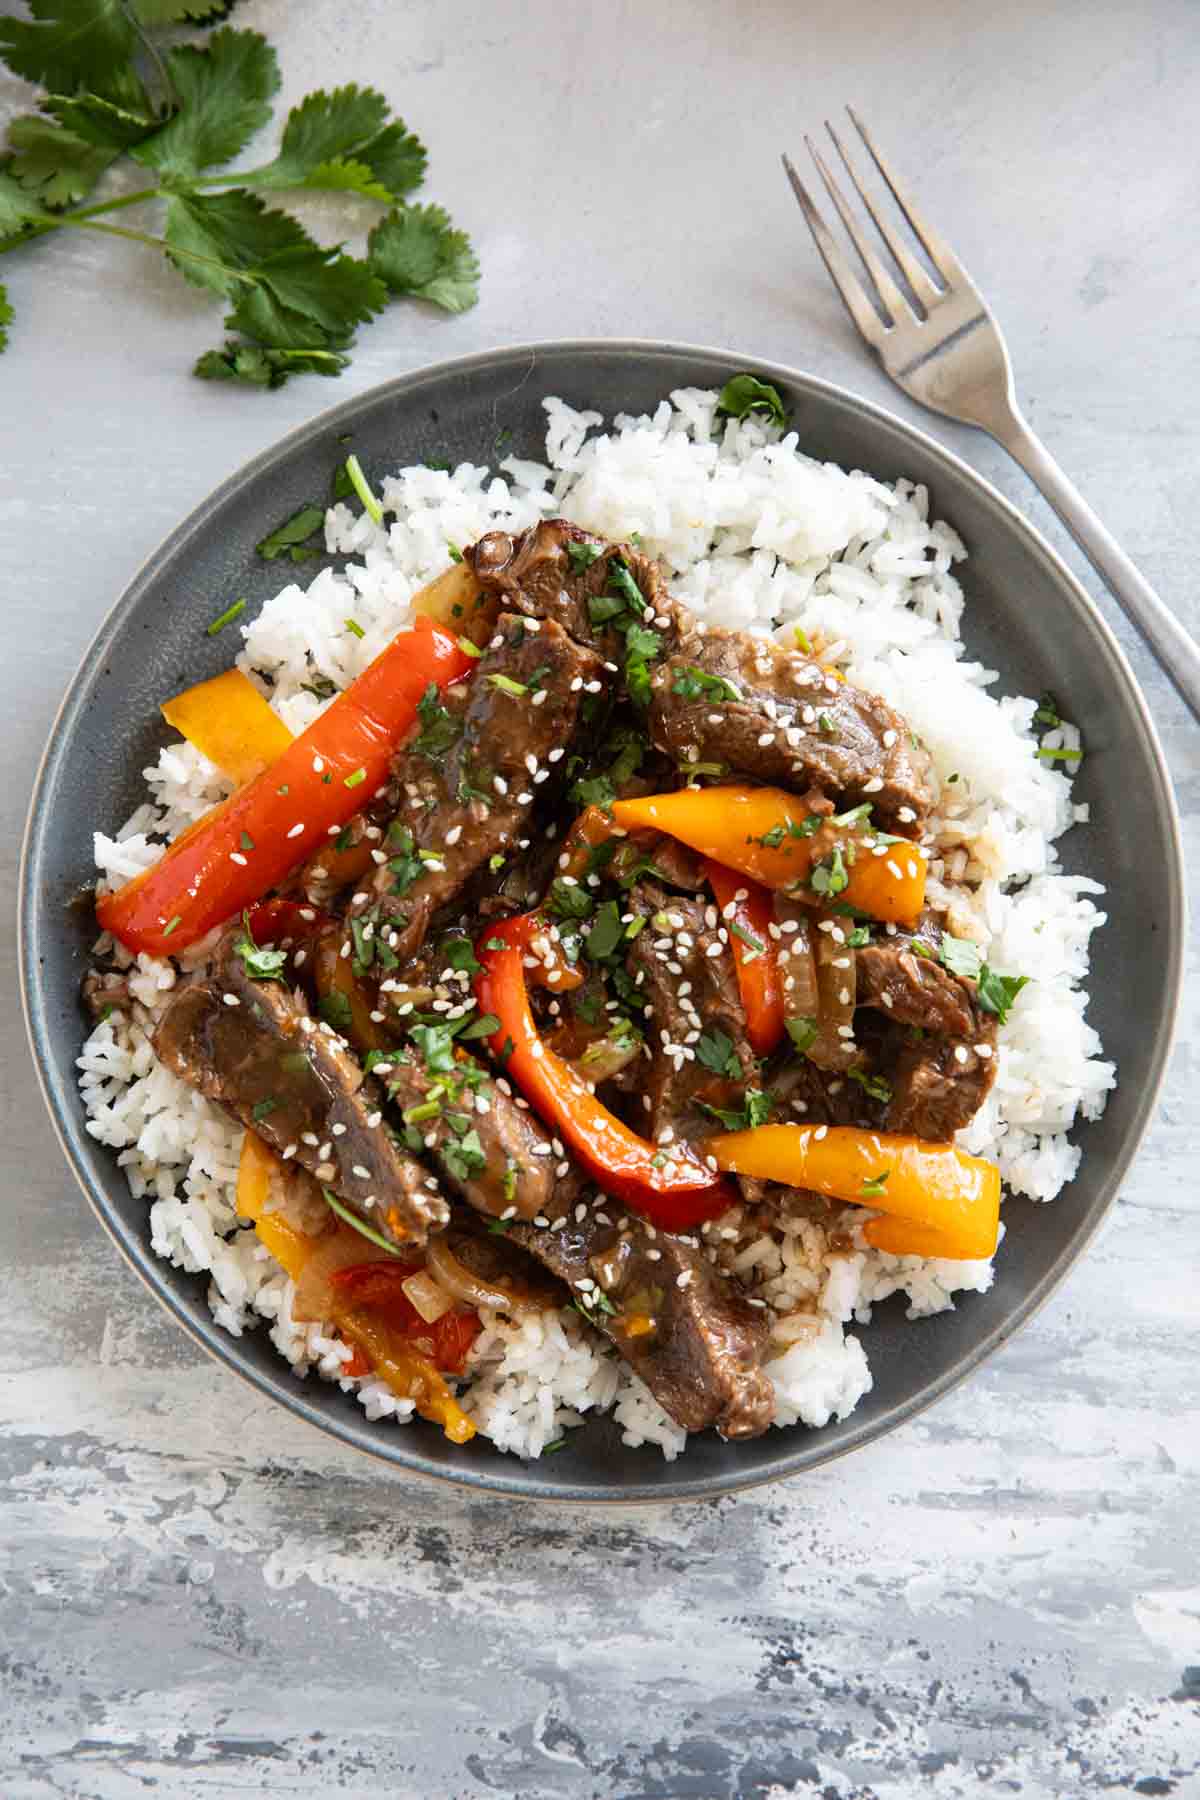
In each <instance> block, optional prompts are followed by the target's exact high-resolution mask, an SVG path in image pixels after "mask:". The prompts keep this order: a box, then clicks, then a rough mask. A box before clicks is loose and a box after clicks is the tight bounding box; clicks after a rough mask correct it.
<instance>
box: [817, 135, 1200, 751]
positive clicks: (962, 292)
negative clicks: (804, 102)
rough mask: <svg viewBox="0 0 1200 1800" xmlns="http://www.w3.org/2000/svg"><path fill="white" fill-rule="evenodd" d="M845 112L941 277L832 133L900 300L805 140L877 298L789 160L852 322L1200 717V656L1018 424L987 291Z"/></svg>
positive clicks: (907, 389) (819, 246) (1008, 370)
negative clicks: (1104, 590)
mask: <svg viewBox="0 0 1200 1800" xmlns="http://www.w3.org/2000/svg"><path fill="white" fill-rule="evenodd" d="M846 111H847V112H848V113H849V115H850V118H851V120H852V122H853V124H854V126H855V128H856V129H857V131H858V135H859V137H860V138H861V139H862V141H863V143H864V145H865V146H866V148H867V150H868V152H869V153H870V156H871V159H872V161H873V162H874V164H875V167H876V168H877V169H878V171H879V173H880V175H882V177H883V179H884V181H885V182H886V183H887V185H888V187H889V188H890V189H891V193H892V197H893V199H894V200H895V201H896V204H897V205H898V206H899V208H900V211H901V212H902V213H903V215H904V217H905V219H906V220H907V222H908V224H909V226H910V227H911V229H912V231H913V233H914V235H915V236H916V238H917V239H918V240H919V241H920V243H921V245H922V246H923V248H924V250H925V252H926V255H927V256H928V257H929V261H930V263H931V264H932V266H933V268H934V269H935V270H936V271H937V273H938V276H939V277H940V281H938V282H935V281H934V280H932V279H931V277H930V276H929V275H928V274H927V272H926V271H925V269H924V268H923V267H922V266H921V264H920V263H919V262H918V260H917V258H916V257H915V256H914V255H913V254H912V253H911V251H909V250H908V249H907V248H906V247H905V245H904V243H903V242H902V240H901V238H900V236H899V234H898V232H897V231H895V230H894V229H891V230H890V229H889V228H888V225H887V224H886V222H885V221H884V219H883V218H882V217H881V216H880V213H879V210H878V208H877V207H876V205H875V203H874V201H873V200H872V198H871V195H870V192H869V191H868V189H867V188H866V187H865V186H864V185H863V183H862V181H860V179H859V177H858V174H857V172H856V170H855V168H854V165H853V163H852V162H851V161H850V158H849V156H848V155H847V153H846V149H845V146H844V145H843V143H842V141H841V139H840V138H839V136H838V134H837V132H836V131H835V130H834V128H833V126H832V125H830V124H829V123H828V122H826V130H827V131H828V133H829V135H830V137H831V138H832V140H833V143H834V147H835V148H836V150H837V153H838V155H839V157H840V158H841V160H842V163H843V164H844V166H845V169H846V173H847V174H848V175H849V177H850V180H851V181H852V182H853V184H854V187H855V189H856V191H857V193H858V196H859V199H860V200H861V201H862V203H863V205H864V207H865V208H866V210H867V212H868V213H869V214H870V217H871V219H872V221H873V223H874V225H875V228H876V230H877V231H878V233H879V235H880V237H881V238H882V240H883V242H884V244H885V245H886V246H887V249H888V251H889V252H890V253H891V256H892V258H893V261H894V263H895V266H896V268H897V269H898V270H899V273H900V275H901V276H902V278H903V280H904V282H905V283H906V284H907V287H908V290H909V291H908V293H907V294H905V293H904V292H903V291H902V290H901V288H900V286H899V285H898V284H897V282H896V281H895V279H894V278H893V276H892V275H891V273H890V272H889V270H888V268H887V267H886V266H885V264H884V262H883V261H882V260H881V259H880V257H879V256H878V255H877V254H876V253H875V251H874V250H873V249H872V247H871V244H870V243H869V242H868V241H867V238H866V237H865V236H864V234H863V232H862V230H861V229H860V227H859V225H858V223H857V221H856V219H855V217H854V214H853V213H852V211H851V210H850V207H849V205H848V204H847V201H846V198H845V195H844V194H843V192H842V190H841V188H840V187H839V186H838V184H837V182H836V181H835V180H834V178H833V175H832V173H831V172H830V169H829V167H828V165H827V164H826V162H825V160H824V158H823V157H822V155H821V153H820V151H819V150H818V149H817V147H816V145H815V144H814V143H813V142H812V139H811V138H808V137H806V138H805V140H804V141H805V143H806V144H807V146H808V149H809V153H810V154H811V156H812V159H813V161H814V163H815V164H816V166H817V169H818V171H819V173H820V176H821V179H822V181H823V182H824V183H825V186H826V188H827V190H828V192H829V198H830V199H831V200H832V201H833V204H834V206H835V207H836V208H837V211H838V215H839V217H840V218H841V221H842V224H843V225H844V226H845V228H846V230H847V232H848V233H849V234H850V238H851V240H852V242H853V244H854V248H855V249H856V250H857V252H858V255H859V257H860V258H861V260H862V264H863V267H864V268H865V269H866V271H867V274H868V276H869V277H870V280H871V282H872V283H873V289H874V291H873V292H872V293H871V294H868V292H867V290H866V289H865V288H864V287H863V286H862V284H861V283H860V282H859V280H858V277H857V276H856V275H855V274H854V272H853V270H852V269H851V267H850V263H849V261H848V260H847V257H846V256H845V254H844V253H843V251H842V250H841V249H840V248H839V246H838V243H837V240H836V239H835V238H834V236H833V234H832V233H831V232H830V230H829V228H828V226H827V225H826V224H825V221H824V219H823V218H822V217H821V214H820V213H819V212H818V211H817V208H816V207H815V205H814V204H813V201H812V197H811V195H810V194H809V192H808V190H807V188H806V187H805V186H804V183H803V182H802V181H801V179H800V177H799V175H798V174H797V173H796V170H795V168H794V166H793V164H792V162H791V159H790V158H789V157H787V156H785V157H784V159H783V166H784V168H785V169H786V170H787V174H788V179H789V181H790V182H791V184H792V187H793V188H794V190H795V193H796V198H797V200H798V201H799V202H800V205H801V208H802V209H803V212H804V217H805V218H806V220H807V221H808V228H809V230H810V231H811V232H812V234H813V238H814V240H815V242H816V246H817V249H818V250H819V251H820V252H821V255H822V257H823V258H824V261H825V267H826V268H827V269H828V270H829V273H830V275H831V276H832V277H833V282H834V286H835V287H836V288H837V290H838V292H839V293H840V294H841V296H842V299H843V300H844V301H845V303H846V309H847V311H848V312H849V314H850V317H851V318H852V319H853V320H854V323H855V324H856V325H857V326H858V329H859V331H860V332H861V333H862V335H863V337H864V338H865V339H866V340H867V343H868V344H869V345H870V346H871V348H872V350H874V352H875V354H876V355H877V356H878V358H879V360H880V362H881V363H882V364H883V366H884V368H885V369H886V370H887V373H888V374H889V375H890V376H891V378H892V380H893V381H894V382H895V383H896V385H897V387H901V388H903V389H904V392H905V393H906V394H911V395H912V397H913V399H914V400H919V401H920V402H921V405H922V406H928V407H930V408H931V409H932V410H933V411H934V412H940V413H944V414H945V415H946V417H947V418H950V419H961V420H963V421H964V422H965V423H966V424H968V425H977V426H979V427H980V429H981V430H983V431H987V432H990V434H991V436H992V437H994V438H995V439H996V440H997V442H998V443H1000V444H1003V446H1004V448H1005V449H1006V450H1007V451H1008V452H1009V454H1010V456H1012V457H1014V458H1015V459H1016V461H1017V462H1019V463H1020V465H1021V467H1022V468H1023V469H1024V470H1025V472H1026V474H1027V475H1029V476H1030V477H1031V478H1032V480H1033V481H1034V482H1035V484H1036V485H1037V486H1038V487H1039V488H1040V489H1041V491H1042V493H1043V494H1044V495H1045V497H1046V499H1047V500H1048V501H1049V502H1050V504H1051V506H1052V507H1053V508H1054V510H1055V512H1056V513H1057V514H1058V516H1059V518H1060V519H1061V520H1062V522H1063V524H1064V525H1065V526H1066V528H1067V530H1068V531H1069V532H1070V533H1071V535H1072V537H1073V538H1074V539H1075V541H1076V543H1077V544H1078V545H1079V547H1080V549H1081V550H1082V551H1083V553H1084V555H1085V556H1086V557H1087V558H1088V561H1089V562H1090V563H1091V564H1092V567H1093V568H1094V569H1095V570H1096V573H1097V574H1098V575H1099V576H1100V578H1101V580H1102V581H1103V582H1104V583H1105V585H1106V586H1107V587H1108V588H1109V590H1110V591H1111V592H1112V594H1113V595H1114V596H1115V598H1116V600H1117V602H1118V604H1119V605H1120V606H1121V607H1122V608H1123V609H1124V611H1125V613H1126V616H1127V617H1128V618H1130V619H1131V620H1132V621H1133V623H1134V624H1135V625H1136V626H1137V628H1138V630H1139V631H1140V632H1141V634H1142V636H1143V637H1144V638H1145V640H1146V642H1147V643H1148V644H1149V646H1150V648H1151V649H1152V650H1153V651H1154V654H1155V655H1156V656H1157V657H1158V660H1159V662H1160V663H1161V664H1162V666H1163V668H1164V669H1165V670H1166V672H1167V674H1168V675H1169V676H1170V678H1171V680H1172V681H1173V682H1174V683H1175V686H1176V687H1177V688H1178V690H1179V692H1180V694H1181V695H1182V696H1183V698H1184V700H1185V701H1186V702H1187V704H1188V706H1189V707H1190V708H1191V710H1192V712H1193V714H1195V715H1196V716H1197V717H1200V646H1197V644H1196V642H1195V640H1194V639H1193V638H1192V637H1190V636H1189V635H1188V633H1187V632H1186V631H1185V630H1184V628H1183V626H1182V625H1181V624H1180V623H1179V620H1178V619H1177V618H1176V617H1175V615H1174V613H1172V612H1171V611H1170V610H1169V609H1168V608H1167V607H1166V606H1165V605H1164V604H1163V602H1162V601H1161V600H1160V599H1159V597H1158V595H1157V594H1156V593H1155V592H1154V589H1153V588H1152V587H1151V586H1150V584H1149V582H1148V581H1146V580H1145V578H1144V577H1143V576H1142V575H1141V574H1139V572H1138V570H1137V569H1135V568H1134V566H1133V564H1132V563H1131V562H1130V560H1129V558H1128V557H1127V556H1126V554H1125V552H1124V551H1123V550H1122V549H1121V547H1120V545H1119V544H1118V543H1117V542H1116V540H1115V539H1114V538H1112V537H1111V536H1110V535H1109V533H1108V532H1107V531H1106V530H1105V528H1104V526H1103V525H1102V524H1101V523H1100V520H1099V519H1098V518H1097V517H1096V515H1095V513H1094V512H1093V511H1092V509H1091V507H1090V506H1089V505H1088V503H1087V501H1086V500H1085V499H1084V498H1083V496H1082V494H1080V493H1079V491H1078V489H1077V488H1075V487H1074V486H1073V485H1072V484H1071V482H1070V481H1068V480H1067V477H1066V476H1065V475H1064V474H1063V472H1062V470H1061V469H1060V468H1059V466H1058V464H1057V463H1056V462H1055V461H1054V458H1053V457H1052V456H1051V455H1050V452H1049V451H1048V450H1047V449H1046V447H1045V445H1044V444H1043V443H1041V442H1040V440H1039V439H1038V438H1037V437H1036V436H1035V435H1034V433H1033V432H1032V431H1031V430H1030V429H1029V426H1028V425H1027V424H1026V422H1025V420H1024V419H1023V418H1022V417H1021V414H1020V411H1019V409H1018V407H1017V403H1016V398H1015V395H1014V393H1013V378H1012V366H1011V364H1010V362H1009V358H1008V347H1007V345H1006V344H1005V342H1004V339H1003V337H1002V336H1001V334H1000V327H999V326H998V325H997V324H996V321H995V319H994V318H993V317H992V314H991V310H990V309H989V307H988V305H987V303H986V302H985V300H984V299H983V296H982V295H981V294H980V292H979V289H978V288H977V287H976V286H975V283H974V282H973V281H972V280H971V278H970V276H969V275H968V274H967V271H966V270H965V269H964V268H963V266H962V264H961V263H960V262H959V260H958V258H957V256H955V254H954V252H953V250H952V249H951V248H950V246H949V244H948V243H947V242H946V240H945V238H944V237H942V235H941V233H940V232H938V231H935V230H934V228H933V226H931V225H930V224H929V223H928V222H927V221H926V220H925V219H924V218H923V217H922V215H921V213H920V212H919V211H918V210H917V207H916V205H915V204H914V202H913V199H912V196H911V194H910V193H909V191H908V188H907V187H906V186H905V184H904V183H903V182H902V181H901V179H900V177H899V176H898V175H897V174H896V171H895V169H894V168H893V167H892V165H891V164H890V163H889V162H888V161H887V159H886V158H885V157H884V155H883V153H882V152H881V151H880V149H879V146H878V145H877V144H876V143H875V141H874V139H873V138H872V136H871V134H870V132H869V131H868V130H867V128H866V126H865V125H864V124H863V122H862V120H861V119H860V118H859V116H858V114H857V113H856V112H855V111H854V109H853V107H847V108H846Z"/></svg>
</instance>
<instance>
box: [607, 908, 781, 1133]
mask: <svg viewBox="0 0 1200 1800" xmlns="http://www.w3.org/2000/svg"><path fill="white" fill-rule="evenodd" d="M625 910H626V911H627V912H630V913H632V914H633V915H634V917H635V918H644V919H645V921H646V923H645V925H644V927H643V928H642V930H641V931H640V932H639V934H638V936H637V937H636V938H635V939H634V940H633V943H632V944H631V945H630V947H629V951H628V954H627V956H626V967H627V969H628V971H629V974H630V975H631V977H632V978H633V981H634V982H635V984H636V986H637V988H638V991H639V993H640V994H641V996H642V998H643V999H644V1000H645V1001H646V1003H647V1005H648V1006H649V1008H650V1017H651V1022H652V1024H653V1028H654V1029H653V1048H652V1051H651V1058H650V1067H649V1070H648V1072H647V1073H646V1075H645V1085H644V1086H643V1089H642V1094H643V1107H644V1110H645V1113H646V1123H648V1125H649V1127H650V1129H649V1132H648V1133H647V1135H648V1136H651V1137H653V1138H655V1139H657V1138H658V1137H659V1136H660V1134H661V1133H662V1132H663V1131H664V1130H668V1129H670V1130H672V1131H674V1132H675V1133H676V1135H678V1136H680V1137H694V1136H700V1137H707V1136H709V1135H710V1134H711V1133H712V1132H713V1131H714V1130H715V1129H716V1127H715V1124H714V1122H713V1120H712V1118H711V1116H710V1115H709V1114H707V1113H704V1112H702V1111H701V1110H700V1108H699V1106H698V1104H697V1102H698V1101H699V1100H701V1099H704V1100H708V1101H709V1103H710V1104H716V1105H719V1106H727V1105H729V1104H730V1103H731V1101H732V1104H734V1105H736V1104H737V1095H738V1092H739V1090H740V1088H741V1087H742V1086H755V1085H757V1081H758V1063H757V1060H756V1058H755V1055H754V1052H753V1050H752V1049H751V1048H750V1045H749V1043H748V1041H747V1038H746V1014H745V1011H744V1010H743V1007H742V1000H741V995H740V993H739V991H738V984H737V973H736V970H735V968H734V963H733V953H732V951H731V950H730V948H729V944H728V941H727V940H728V934H727V933H724V932H723V929H722V927H721V925H720V922H719V920H718V921H717V923H716V924H710V923H709V918H710V917H712V918H714V919H715V918H716V912H715V909H714V908H713V907H712V905H711V903H710V904H709V905H708V906H706V905H705V903H704V901H702V900H695V899H692V898H691V897H690V896H684V895H682V894H673V893H668V892H667V890H666V889H665V888H661V887H659V886H658V885H657V883H655V882H652V881H639V882H638V883H637V884H636V885H635V886H634V887H632V888H631V889H630V890H629V894H628V897H627V900H626V907H625ZM710 952H712V954H710ZM716 1032H721V1033H722V1034H723V1035H724V1037H726V1038H727V1039H728V1040H729V1042H730V1045H731V1051H730V1063H729V1069H728V1071H727V1073H726V1074H725V1075H722V1074H721V1073H720V1072H719V1071H717V1070H714V1069H712V1068H710V1067H709V1066H708V1064H707V1063H706V1062H705V1061H704V1060H703V1059H702V1057H701V1056H700V1055H699V1054H698V1053H697V1050H696V1044H697V1042H698V1041H699V1039H700V1037H701V1035H703V1034H708V1035H709V1040H710V1042H712V1041H714V1040H713V1037H712V1034H713V1033H716Z"/></svg>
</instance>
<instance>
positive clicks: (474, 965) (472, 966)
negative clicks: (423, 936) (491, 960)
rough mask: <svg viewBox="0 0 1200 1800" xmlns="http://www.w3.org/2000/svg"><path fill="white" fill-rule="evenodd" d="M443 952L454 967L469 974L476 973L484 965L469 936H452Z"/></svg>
mask: <svg viewBox="0 0 1200 1800" xmlns="http://www.w3.org/2000/svg"><path fill="white" fill-rule="evenodd" d="M443 954H444V955H445V958H446V961H447V963H448V964H449V966H450V967H451V968H452V969H458V970H460V971H462V972H465V973H466V974H468V975H474V974H475V972H476V970H478V969H482V967H483V964H482V963H481V962H480V961H479V958H478V957H477V956H476V954H475V946H474V945H473V944H472V942H471V940H470V938H469V937H460V938H451V939H450V941H449V943H448V944H446V945H445V947H444V952H443Z"/></svg>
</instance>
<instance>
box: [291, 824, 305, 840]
mask: <svg viewBox="0 0 1200 1800" xmlns="http://www.w3.org/2000/svg"><path fill="white" fill-rule="evenodd" d="M303 835H304V826H303V825H302V824H296V825H293V826H292V829H291V830H290V831H289V832H288V836H289V837H290V838H294V837H302V836H303Z"/></svg>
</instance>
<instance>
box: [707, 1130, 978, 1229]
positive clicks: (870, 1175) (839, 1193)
mask: <svg viewBox="0 0 1200 1800" xmlns="http://www.w3.org/2000/svg"><path fill="white" fill-rule="evenodd" d="M709 1149H710V1150H711V1151H712V1154H713V1156H714V1157H715V1158H716V1161H717V1162H718V1164H719V1165H720V1167H721V1168H722V1169H730V1170H733V1171H734V1172H735V1173H737V1174H738V1175H754V1176H757V1177H758V1179H759V1180H760V1181H781V1182H784V1183H786V1184H787V1185H788V1186H789V1187H801V1188H812V1189H813V1190H815V1192H817V1193H818V1194H828V1195H829V1196H830V1198H831V1199H834V1200H849V1201H852V1202H854V1203H855V1204H857V1205H859V1206H868V1207H870V1208H871V1209H872V1210H873V1211H875V1212H881V1213H885V1214H887V1215H888V1216H887V1217H885V1218H882V1219H870V1220H868V1221H867V1223H866V1225H865V1226H864V1227H863V1236H864V1237H865V1238H866V1240H867V1242H868V1243H869V1244H873V1245H874V1246H875V1248H876V1249H878V1250H890V1251H891V1252H892V1253H893V1254H894V1255H897V1256H946V1257H953V1258H965V1259H968V1260H973V1259H975V1258H976V1257H984V1256H991V1255H992V1253H993V1251H994V1250H995V1248H996V1241H997V1236H998V1232H999V1221H1000V1171H999V1169H997V1168H996V1166H995V1164H994V1163H989V1162H984V1161H982V1159H981V1158H979V1157H977V1156H968V1155H967V1154H966V1152H965V1151H963V1150H959V1149H956V1148H955V1146H954V1145H953V1144H931V1143H929V1142H927V1141H926V1139H924V1138H918V1137H906V1136H902V1135H900V1134H898V1133H892V1132H876V1131H860V1130H858V1129H857V1128H856V1127H854V1126H850V1125H830V1126H825V1125H760V1126H759V1127H758V1128H757V1129H756V1130H754V1131H738V1132H731V1133H730V1134H729V1135H728V1136H724V1137H719V1138H714V1139H713V1140H712V1142H711V1143H710V1145H709Z"/></svg>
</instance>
